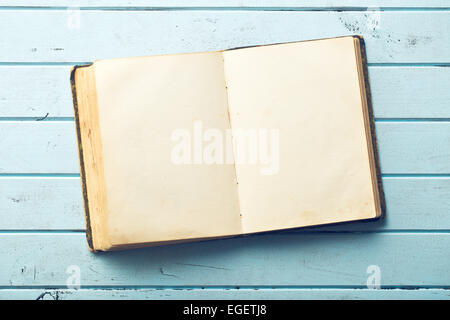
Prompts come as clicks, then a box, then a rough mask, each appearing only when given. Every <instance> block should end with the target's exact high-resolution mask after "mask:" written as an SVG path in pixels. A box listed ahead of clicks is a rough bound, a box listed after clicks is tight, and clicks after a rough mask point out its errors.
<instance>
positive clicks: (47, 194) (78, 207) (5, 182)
mask: <svg viewBox="0 0 450 320" xmlns="http://www.w3.org/2000/svg"><path fill="white" fill-rule="evenodd" d="M11 229H13V230H14V229H15V230H31V229H39V230H54V229H71V230H80V229H82V230H84V229H85V224H84V210H83V199H82V193H81V183H80V179H79V178H42V177H37V178H21V177H19V178H0V230H11Z"/></svg>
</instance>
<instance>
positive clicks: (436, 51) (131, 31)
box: [0, 10, 450, 63]
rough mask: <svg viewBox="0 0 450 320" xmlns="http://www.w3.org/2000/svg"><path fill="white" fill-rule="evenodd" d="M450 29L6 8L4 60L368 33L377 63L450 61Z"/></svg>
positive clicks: (358, 15) (434, 24) (397, 18)
mask: <svg viewBox="0 0 450 320" xmlns="http://www.w3.org/2000/svg"><path fill="white" fill-rule="evenodd" d="M74 14H75V16H76V18H74ZM78 17H79V18H78ZM73 19H75V21H76V22H73V21H74V20H73ZM24 21H26V23H23V22H24ZM411 25H415V26H420V28H414V29H411V28H410V26H411ZM449 29H450V11H420V12H419V11H407V12H400V11H390V12H387V11H382V12H381V13H379V14H377V13H373V14H371V13H367V12H358V11H356V12H355V11H353V12H352V11H350V12H349V11H344V12H341V11H332V12H319V11H311V12H305V11H303V12H295V11H275V12H270V11H248V12H243V11H236V10H229V11H211V10H209V11H208V10H197V11H185V10H182V11H173V10H169V11H164V10H160V11H139V10H137V11H120V10H119V11H108V10H106V11H103V10H81V11H80V12H79V13H73V12H72V11H68V12H66V13H65V14H62V12H61V10H1V11H0V30H2V36H1V37H0V47H1V48H3V50H1V51H0V61H2V62H55V61H59V62H65V61H92V60H95V59H104V58H111V57H126V56H141V55H151V54H165V53H180V52H194V51H209V50H218V49H226V48H232V47H239V46H246V45H256V44H267V43H274V42H284V41H297V40H307V39H316V38H326V37H333V36H341V35H350V34H362V35H363V36H364V37H365V39H366V44H367V52H368V60H369V62H371V63H396V62H401V63H410V62H414V63H446V62H450V58H449V57H450V33H449V32H448V30H449ZM17 39H20V41H17Z"/></svg>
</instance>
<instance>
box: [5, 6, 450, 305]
mask: <svg viewBox="0 0 450 320" xmlns="http://www.w3.org/2000/svg"><path fill="white" fill-rule="evenodd" d="M168 5H170V7H168ZM68 7H70V8H68ZM76 7H80V10H77V9H76ZM377 8H379V9H380V11H377ZM67 9H70V10H67ZM367 9H370V10H367ZM449 9H450V4H449V3H448V1H442V0H432V1H424V0H409V1H401V0H393V1H387V0H370V1H368V0H367V1H366V0H350V1H345V2H344V1H337V0H330V1H329V0H327V1H325V0H323V1H322V0H319V1H310V0H307V1H301V0H291V1H289V0H282V1H274V0H246V1H241V0H239V1H238V0H231V1H206V0H199V1H184V0H176V1H171V2H170V4H168V3H167V2H166V1H161V0H144V1H133V0H127V1H120V0H113V1H108V2H107V3H105V2H104V1H98V0H95V1H91V0H77V1H67V0H63V1H56V0H20V1H11V0H0V30H1V32H0V49H1V50H0V242H1V243H2V245H1V246H0V298H2V299H8V298H22V299H36V298H42V299H54V298H59V299H80V298H89V299H99V298H105V299H128V298H134V299H136V298H138V299H180V298H192V299H209V298H221V299H230V298H231V299H268V298H277V299H310V298H319V299H329V298H337V299H353V298H362V299H366V298H371V299H374V298H375V299H378V298H387V299H406V298H412V299H417V298H422V299H432V298H437V299H450V296H449V290H448V288H449V286H450V278H449V277H450V275H449V273H448V270H449V269H450V251H449V250H448V248H449V247H450V233H449V231H450V151H449V150H450V90H448V88H449V87H450V68H448V66H449V65H450V10H449ZM78 18H79V20H77V19H78ZM348 34H362V35H363V36H364V37H365V39H366V43H367V51H368V60H369V61H368V62H369V73H370V81H371V89H372V93H373V104H374V113H375V116H376V118H377V124H376V126H377V132H378V138H379V145H380V156H381V165H382V171H383V174H384V177H383V182H384V187H385V191H386V200H387V218H386V220H383V221H377V222H370V223H355V224H345V225H340V226H327V227H320V228H314V229H308V230H295V231H289V232H286V233H275V234H267V235H258V236H250V237H245V238H237V239H227V240H214V241H209V242H201V243H191V244H182V245H175V246H168V247H160V248H148V249H141V250H133V251H129V252H115V253H107V254H98V255H94V254H92V253H89V252H88V250H87V246H86V243H85V236H84V233H83V230H84V217H83V208H82V199H81V190H80V189H81V187H80V180H79V174H78V173H79V168H78V158H77V150H76V142H75V129H74V124H73V111H72V101H71V95H70V87H69V82H68V77H69V70H70V68H71V67H72V66H73V65H74V64H76V63H83V62H91V61H94V60H96V59H102V58H108V57H120V56H140V55H150V54H161V53H180V52H194V51H205V50H216V49H225V48H229V47H236V46H244V45H253V44H264V43H271V42H283V41H295V40H303V39H313V38H322V37H332V36H339V35H348ZM71 265H75V266H79V267H80V271H81V286H82V289H81V290H76V291H73V290H67V289H66V280H67V277H68V276H69V275H68V274H67V273H66V270H67V267H68V266H71ZM370 265H376V266H379V267H380V270H381V285H382V287H384V288H388V290H369V289H366V280H367V277H368V276H369V275H368V274H367V267H369V266H370ZM237 286H239V289H238V288H236V287H237ZM46 288H54V289H53V290H52V289H46ZM104 289H109V290H104ZM405 289H408V290H405Z"/></svg>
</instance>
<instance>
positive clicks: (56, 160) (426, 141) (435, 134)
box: [0, 121, 450, 174]
mask: <svg viewBox="0 0 450 320" xmlns="http://www.w3.org/2000/svg"><path fill="white" fill-rule="evenodd" d="M376 129H377V137H378V143H379V149H380V150H379V151H380V159H381V171H382V173H383V174H449V173H450V153H449V152H448V150H449V148H450V122H448V121H443V122H377V123H376ZM0 137H1V139H0V150H8V152H2V157H0V174H2V173H3V174H5V173H27V174H28V173H42V174H48V173H50V174H59V173H69V174H76V173H79V163H78V155H77V147H76V134H75V126H74V123H73V122H72V121H0ZM282 165H283V163H282V159H281V160H280V166H282Z"/></svg>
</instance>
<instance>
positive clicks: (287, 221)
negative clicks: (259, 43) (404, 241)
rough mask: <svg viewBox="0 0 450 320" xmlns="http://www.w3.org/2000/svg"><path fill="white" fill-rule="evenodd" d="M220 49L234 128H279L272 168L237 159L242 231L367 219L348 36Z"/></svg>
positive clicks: (363, 143)
mask: <svg viewBox="0 0 450 320" xmlns="http://www.w3.org/2000/svg"><path fill="white" fill-rule="evenodd" d="M223 55H224V60H225V76H226V82H227V86H228V101H229V109H230V118H231V126H232V128H233V130H236V129H238V128H241V129H242V128H244V129H246V128H253V129H270V128H272V129H276V130H279V171H278V172H277V173H275V174H271V175H263V174H261V166H257V165H248V164H237V165H236V170H237V179H238V182H239V186H238V189H239V198H240V206H241V213H242V216H243V217H242V219H243V220H242V224H243V226H242V228H243V232H244V233H251V232H258V231H265V230H273V229H283V228H292V227H300V226H309V225H316V224H321V223H333V222H341V221H347V220H355V219H365V218H374V217H375V216H376V215H377V213H376V206H375V201H374V190H373V189H372V188H373V185H372V176H371V171H370V167H369V155H368V146H367V140H366V134H365V128H364V119H363V104H362V100H361V92H360V84H359V78H358V72H357V64H356V61H357V60H356V56H355V45H354V40H353V38H352V37H343V38H336V39H327V40H319V41H307V42H297V43H288V44H282V45H273V46H263V47H253V48H246V49H241V50H231V51H225V52H224V53H223ZM262 167H264V166H262Z"/></svg>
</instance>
